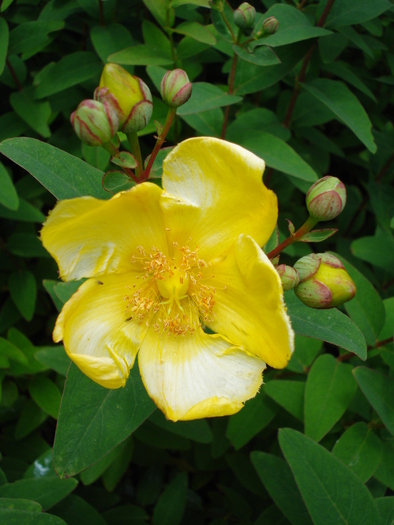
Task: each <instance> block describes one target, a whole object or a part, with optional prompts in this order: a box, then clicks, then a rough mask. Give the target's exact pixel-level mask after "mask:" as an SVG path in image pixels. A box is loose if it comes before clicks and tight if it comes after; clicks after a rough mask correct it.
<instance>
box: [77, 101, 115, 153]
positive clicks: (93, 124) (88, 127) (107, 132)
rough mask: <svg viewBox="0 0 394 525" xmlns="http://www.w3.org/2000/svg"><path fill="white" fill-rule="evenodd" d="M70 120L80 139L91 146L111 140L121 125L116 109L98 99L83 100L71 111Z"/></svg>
mask: <svg viewBox="0 0 394 525" xmlns="http://www.w3.org/2000/svg"><path fill="white" fill-rule="evenodd" d="M70 121H71V124H72V126H73V128H74V131H75V133H76V134H77V135H78V137H79V139H80V140H82V142H84V143H85V144H88V145H89V146H101V144H105V143H107V142H109V141H110V140H111V139H112V137H113V136H114V135H115V133H116V132H117V131H118V126H119V120H118V116H117V114H116V111H115V110H114V109H113V108H112V107H110V106H105V105H104V104H102V103H101V102H98V101H97V100H83V101H82V102H81V103H80V104H79V106H78V107H77V109H76V110H75V111H74V112H73V113H71V116H70Z"/></svg>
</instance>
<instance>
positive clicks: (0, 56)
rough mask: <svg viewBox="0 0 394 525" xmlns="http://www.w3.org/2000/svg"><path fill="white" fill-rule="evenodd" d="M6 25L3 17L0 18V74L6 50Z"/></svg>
mask: <svg viewBox="0 0 394 525" xmlns="http://www.w3.org/2000/svg"><path fill="white" fill-rule="evenodd" d="M8 37H9V31H8V25H7V22H6V21H5V19H4V18H0V75H1V74H2V72H3V69H4V66H5V59H6V58H7V50H8Z"/></svg>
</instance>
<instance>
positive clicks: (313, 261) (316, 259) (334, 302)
mask: <svg viewBox="0 0 394 525" xmlns="http://www.w3.org/2000/svg"><path fill="white" fill-rule="evenodd" d="M294 268H295V269H296V270H297V272H298V275H299V277H300V283H299V284H298V286H296V287H295V289H294V291H295V294H296V295H297V297H298V298H299V299H300V300H301V301H302V302H303V303H304V304H306V305H307V306H310V307H311V308H333V307H334V306H339V305H340V304H343V303H346V302H347V301H350V300H351V299H353V297H354V296H355V294H356V285H355V284H354V282H353V280H352V279H351V277H350V275H349V274H348V273H347V272H346V270H345V267H344V266H343V264H342V262H341V261H340V260H339V259H338V258H337V257H335V256H334V255H331V254H329V253H313V254H310V255H306V256H305V257H302V258H301V259H299V260H298V261H297V262H296V264H295V265H294Z"/></svg>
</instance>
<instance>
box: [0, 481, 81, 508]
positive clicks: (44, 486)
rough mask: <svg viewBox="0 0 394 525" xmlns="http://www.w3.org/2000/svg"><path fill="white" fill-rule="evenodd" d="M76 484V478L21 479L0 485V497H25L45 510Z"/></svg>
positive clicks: (67, 493)
mask: <svg viewBox="0 0 394 525" xmlns="http://www.w3.org/2000/svg"><path fill="white" fill-rule="evenodd" d="M77 485H78V481H77V480H76V479H58V478H41V479H21V480H19V481H15V483H7V484H6V485H2V486H1V487H0V497H4V498H26V499H31V500H34V501H36V502H37V503H39V504H40V505H41V506H42V507H43V509H44V510H47V509H49V508H51V507H53V505H55V504H56V503H57V502H58V501H60V500H62V499H63V498H65V497H66V496H68V495H69V494H70V492H72V491H73V490H74V489H75V487H76V486H77Z"/></svg>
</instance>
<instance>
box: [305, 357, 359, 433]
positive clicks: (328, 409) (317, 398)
mask: <svg viewBox="0 0 394 525" xmlns="http://www.w3.org/2000/svg"><path fill="white" fill-rule="evenodd" d="M356 390H357V384H356V382H355V381H354V378H353V375H352V366H351V365H348V364H345V363H341V362H339V361H337V360H336V359H335V357H333V356H332V355H330V354H323V355H321V356H320V357H318V358H317V359H316V361H315V362H314V363H313V365H312V368H311V370H310V372H309V374H308V379H307V381H306V386H305V434H306V435H307V436H309V437H311V438H312V439H315V440H316V441H320V440H321V439H322V438H323V437H324V436H325V435H326V434H327V432H328V431H329V430H330V429H331V428H332V427H333V426H334V425H335V423H336V422H337V421H338V420H339V419H340V418H341V417H342V416H343V414H344V413H345V410H346V409H347V407H348V406H349V404H350V402H351V400H352V399H353V397H354V395H355V393H356Z"/></svg>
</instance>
